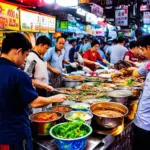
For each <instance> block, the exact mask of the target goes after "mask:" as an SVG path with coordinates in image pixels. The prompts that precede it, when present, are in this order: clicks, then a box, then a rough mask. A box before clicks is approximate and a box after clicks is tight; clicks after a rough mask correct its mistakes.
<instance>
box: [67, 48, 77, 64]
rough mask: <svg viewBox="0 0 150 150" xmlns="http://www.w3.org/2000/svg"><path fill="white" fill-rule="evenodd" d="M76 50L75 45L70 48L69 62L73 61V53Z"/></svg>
mask: <svg viewBox="0 0 150 150" xmlns="http://www.w3.org/2000/svg"><path fill="white" fill-rule="evenodd" d="M76 52H77V50H76V49H75V47H72V48H71V49H70V52H69V61H70V62H71V63H73V62H74V59H75V53H76Z"/></svg>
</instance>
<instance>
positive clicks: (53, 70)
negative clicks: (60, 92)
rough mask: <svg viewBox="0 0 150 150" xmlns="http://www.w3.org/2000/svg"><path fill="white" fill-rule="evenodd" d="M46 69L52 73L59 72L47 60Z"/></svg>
mask: <svg viewBox="0 0 150 150" xmlns="http://www.w3.org/2000/svg"><path fill="white" fill-rule="evenodd" d="M47 69H48V70H49V71H51V72H53V73H56V74H60V71H59V70H57V69H56V68H53V67H52V66H51V65H50V63H49V62H48V61H47Z"/></svg>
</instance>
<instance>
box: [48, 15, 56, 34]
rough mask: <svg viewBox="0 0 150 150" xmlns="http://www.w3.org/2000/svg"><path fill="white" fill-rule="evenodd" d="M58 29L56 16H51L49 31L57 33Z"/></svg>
mask: <svg viewBox="0 0 150 150" xmlns="http://www.w3.org/2000/svg"><path fill="white" fill-rule="evenodd" d="M55 31H56V17H54V16H50V17H49V33H55Z"/></svg>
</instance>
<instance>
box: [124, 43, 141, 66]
mask: <svg viewBox="0 0 150 150" xmlns="http://www.w3.org/2000/svg"><path fill="white" fill-rule="evenodd" d="M129 46H130V50H129V51H127V53H126V55H125V58H124V60H125V61H128V62H130V63H134V62H138V47H137V42H136V41H132V42H130V45H129Z"/></svg>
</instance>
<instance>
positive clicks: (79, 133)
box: [53, 121, 90, 139]
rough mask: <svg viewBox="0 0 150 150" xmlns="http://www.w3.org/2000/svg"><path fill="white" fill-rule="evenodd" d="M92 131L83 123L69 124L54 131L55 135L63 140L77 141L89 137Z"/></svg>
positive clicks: (62, 125) (61, 125) (59, 126)
mask: <svg viewBox="0 0 150 150" xmlns="http://www.w3.org/2000/svg"><path fill="white" fill-rule="evenodd" d="M89 132H90V129H89V128H88V127H86V126H83V121H75V122H67V123H64V124H60V125H58V126H56V127H55V128H54V129H53V134H54V135H55V136H56V137H58V138H61V139H75V138H80V137H83V136H85V135H87V134H88V133H89Z"/></svg>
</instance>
